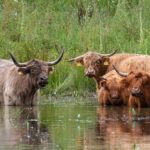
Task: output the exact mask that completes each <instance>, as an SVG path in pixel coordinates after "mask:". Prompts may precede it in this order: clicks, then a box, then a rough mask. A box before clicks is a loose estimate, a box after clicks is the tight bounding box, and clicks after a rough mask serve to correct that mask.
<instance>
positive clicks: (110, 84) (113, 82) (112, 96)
mask: <svg viewBox="0 0 150 150" xmlns="http://www.w3.org/2000/svg"><path fill="white" fill-rule="evenodd" d="M121 78H122V77H120V76H119V75H118V74H117V73H116V72H115V71H114V70H112V71H110V72H108V73H107V74H105V75H104V76H103V78H102V81H100V82H99V90H97V93H98V101H99V103H100V104H102V105H122V104H126V101H123V98H122V95H121V89H120V85H119V82H120V80H121Z"/></svg>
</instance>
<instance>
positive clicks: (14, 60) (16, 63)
mask: <svg viewBox="0 0 150 150" xmlns="http://www.w3.org/2000/svg"><path fill="white" fill-rule="evenodd" d="M8 53H9V55H10V57H11V59H12V61H13V63H14V64H15V65H16V66H17V67H26V66H27V63H18V62H17V60H16V58H15V57H14V56H13V54H12V53H11V52H8Z"/></svg>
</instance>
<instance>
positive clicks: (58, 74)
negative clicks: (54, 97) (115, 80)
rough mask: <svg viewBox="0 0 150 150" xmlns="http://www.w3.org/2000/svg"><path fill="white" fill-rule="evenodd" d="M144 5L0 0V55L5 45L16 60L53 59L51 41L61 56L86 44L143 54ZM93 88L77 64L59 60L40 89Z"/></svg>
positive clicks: (149, 34) (118, 0)
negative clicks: (59, 62)
mask: <svg viewBox="0 0 150 150" xmlns="http://www.w3.org/2000/svg"><path fill="white" fill-rule="evenodd" d="M149 8H150V1H149V0H144V1H142V0H79V1H77V0H57V1H56V0H50V1H49V0H36V1H32V0H11V1H6V0H0V35H1V36H0V57H1V58H9V56H8V53H7V51H8V50H9V51H12V52H13V53H14V54H15V55H16V57H17V58H18V59H19V60H20V61H27V60H29V59H31V58H39V59H43V60H53V59H55V58H56V57H57V55H58V53H57V51H56V50H55V45H56V44H57V45H59V47H60V46H63V47H64V48H65V49H66V51H65V56H64V59H68V58H70V57H73V56H77V55H79V54H83V53H84V52H86V48H89V49H92V50H94V51H98V52H102V53H109V52H111V51H112V49H114V48H115V49H119V52H129V53H142V54H149V53H150V51H149V46H150V44H149V43H150V42H149V41H150V19H149V16H150V11H149ZM81 9H82V11H83V16H82V17H81V20H80V22H79V17H78V10H81ZM94 90H95V84H94V82H93V81H92V80H91V79H86V78H85V77H84V76H83V69H81V68H80V69H78V68H75V67H74V66H72V65H70V64H68V63H67V62H65V61H64V62H62V63H61V64H60V65H58V66H56V71H55V73H54V74H53V75H52V76H50V84H49V85H48V86H47V88H46V89H45V90H44V92H45V93H60V94H61V93H64V92H68V91H70V92H72V91H73V92H74V91H80V92H83V91H94Z"/></svg>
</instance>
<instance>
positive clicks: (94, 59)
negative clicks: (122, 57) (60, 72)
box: [69, 51, 116, 78]
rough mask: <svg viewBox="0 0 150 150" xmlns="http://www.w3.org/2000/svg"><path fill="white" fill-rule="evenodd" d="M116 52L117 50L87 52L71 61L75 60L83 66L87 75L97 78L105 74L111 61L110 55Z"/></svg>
mask: <svg viewBox="0 0 150 150" xmlns="http://www.w3.org/2000/svg"><path fill="white" fill-rule="evenodd" d="M115 53H116V51H114V52H113V53H111V54H107V55H102V54H99V53H96V52H87V53H85V54H83V55H81V56H78V57H76V58H72V59H70V60H69V62H75V64H76V65H77V66H83V67H84V73H85V76H87V77H95V78H97V77H99V76H102V75H104V74H105V72H106V70H107V68H108V66H109V63H110V60H109V59H110V58H109V57H111V56H112V55H114V54H115Z"/></svg>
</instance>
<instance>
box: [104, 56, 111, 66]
mask: <svg viewBox="0 0 150 150" xmlns="http://www.w3.org/2000/svg"><path fill="white" fill-rule="evenodd" d="M102 62H103V65H104V66H108V65H109V64H110V58H109V57H103V59H102Z"/></svg>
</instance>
